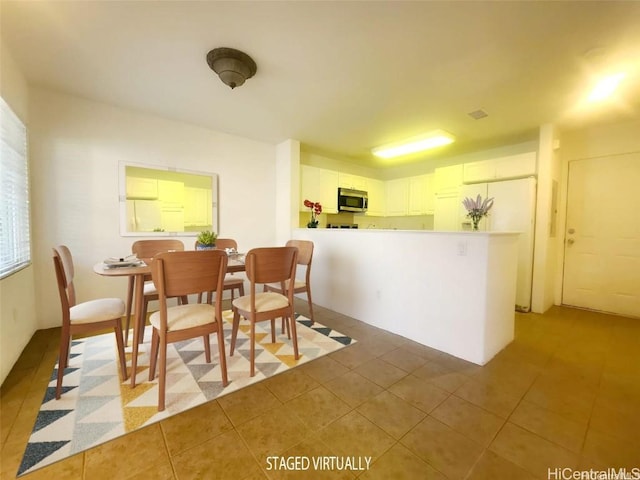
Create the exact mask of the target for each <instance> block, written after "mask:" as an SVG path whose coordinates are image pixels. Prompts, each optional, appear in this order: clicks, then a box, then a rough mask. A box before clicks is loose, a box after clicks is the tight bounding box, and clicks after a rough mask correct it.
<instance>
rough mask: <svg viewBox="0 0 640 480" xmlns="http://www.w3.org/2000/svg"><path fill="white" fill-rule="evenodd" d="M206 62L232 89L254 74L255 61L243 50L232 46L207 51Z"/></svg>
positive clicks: (255, 68)
mask: <svg viewBox="0 0 640 480" xmlns="http://www.w3.org/2000/svg"><path fill="white" fill-rule="evenodd" d="M207 63H208V64H209V67H211V70H213V71H214V72H216V73H217V74H218V76H219V77H220V80H222V81H223V82H224V83H225V84H227V85H229V86H230V87H231V88H232V89H233V88H236V87H239V86H240V85H242V84H243V83H244V82H245V80H246V79H247V78H251V77H253V76H254V75H255V74H256V71H257V70H258V67H257V66H256V62H254V61H253V59H252V58H251V57H250V56H249V55H247V54H246V53H244V52H241V51H240V50H236V49H234V48H225V47H220V48H214V49H213V50H211V51H210V52H209V53H207Z"/></svg>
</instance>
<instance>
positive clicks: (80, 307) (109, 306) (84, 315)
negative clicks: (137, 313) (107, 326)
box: [69, 298, 124, 324]
mask: <svg viewBox="0 0 640 480" xmlns="http://www.w3.org/2000/svg"><path fill="white" fill-rule="evenodd" d="M69 314H70V315H69V316H70V319H71V323H72V324H81V323H92V322H101V321H104V320H113V319H115V318H118V317H121V316H122V315H124V302H123V301H122V300H121V299H119V298H99V299H96V300H89V301H88V302H83V303H79V304H77V305H74V306H73V307H71V308H70V309H69Z"/></svg>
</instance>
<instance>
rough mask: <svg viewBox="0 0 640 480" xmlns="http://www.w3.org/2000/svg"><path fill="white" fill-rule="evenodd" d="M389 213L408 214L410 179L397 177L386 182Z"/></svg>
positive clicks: (396, 214)
mask: <svg viewBox="0 0 640 480" xmlns="http://www.w3.org/2000/svg"><path fill="white" fill-rule="evenodd" d="M385 187H386V200H387V201H386V203H387V215H389V216H402V215H407V213H408V210H409V179H408V178H396V179H395V180H389V181H387V183H386V186H385Z"/></svg>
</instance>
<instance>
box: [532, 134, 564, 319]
mask: <svg viewBox="0 0 640 480" xmlns="http://www.w3.org/2000/svg"><path fill="white" fill-rule="evenodd" d="M556 136H557V135H556V132H555V129H554V127H553V125H550V124H548V125H543V126H542V127H540V147H539V149H538V182H537V189H538V192H537V197H536V225H535V240H534V258H533V284H532V285H533V288H532V292H531V311H532V312H535V313H544V312H545V311H547V310H548V309H549V308H551V306H552V305H553V304H554V301H555V298H554V293H555V281H556V268H557V255H558V253H557V252H558V246H557V235H558V230H557V224H556V230H555V233H554V234H553V236H552V232H553V230H552V222H554V221H555V220H556V217H555V216H554V215H553V211H552V210H553V208H554V206H557V204H554V202H553V182H554V181H555V182H557V184H558V185H559V181H560V170H561V169H560V159H559V158H558V155H557V153H556V149H555V144H556ZM557 193H558V194H559V192H557ZM556 223H557V222H556Z"/></svg>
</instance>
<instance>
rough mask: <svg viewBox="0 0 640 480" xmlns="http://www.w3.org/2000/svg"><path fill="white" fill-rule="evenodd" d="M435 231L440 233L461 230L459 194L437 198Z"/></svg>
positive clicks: (434, 219)
mask: <svg viewBox="0 0 640 480" xmlns="http://www.w3.org/2000/svg"><path fill="white" fill-rule="evenodd" d="M433 229H434V230H435V231H439V232H456V231H458V230H460V197H459V196H458V193H457V192H455V193H454V192H452V193H449V194H443V195H438V196H437V197H436V205H435V213H434V217H433Z"/></svg>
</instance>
